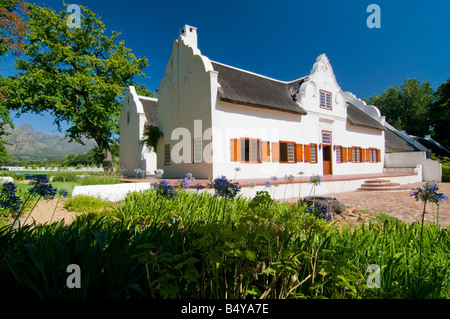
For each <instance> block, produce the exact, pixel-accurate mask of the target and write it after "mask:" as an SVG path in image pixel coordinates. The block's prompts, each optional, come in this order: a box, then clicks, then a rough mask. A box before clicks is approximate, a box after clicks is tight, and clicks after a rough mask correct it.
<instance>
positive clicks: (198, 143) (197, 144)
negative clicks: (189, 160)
mask: <svg viewBox="0 0 450 319" xmlns="http://www.w3.org/2000/svg"><path fill="white" fill-rule="evenodd" d="M201 162H202V138H201V137H199V138H194V163H201Z"/></svg>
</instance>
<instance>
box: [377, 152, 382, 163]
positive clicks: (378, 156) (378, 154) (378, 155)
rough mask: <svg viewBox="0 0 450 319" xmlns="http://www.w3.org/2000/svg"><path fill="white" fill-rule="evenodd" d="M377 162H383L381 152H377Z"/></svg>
mask: <svg viewBox="0 0 450 319" xmlns="http://www.w3.org/2000/svg"><path fill="white" fill-rule="evenodd" d="M377 162H381V150H377Z"/></svg>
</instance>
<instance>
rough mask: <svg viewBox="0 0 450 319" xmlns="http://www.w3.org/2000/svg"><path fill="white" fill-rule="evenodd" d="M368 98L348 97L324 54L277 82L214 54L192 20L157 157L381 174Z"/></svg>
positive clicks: (173, 168) (173, 74) (172, 68)
mask: <svg viewBox="0 0 450 319" xmlns="http://www.w3.org/2000/svg"><path fill="white" fill-rule="evenodd" d="M367 107H368V108H371V110H369V111H371V112H372V114H371V115H372V116H369V115H368V114H367V112H364V111H362V110H361V109H360V108H358V107H357V106H355V105H354V104H352V103H351V102H349V101H348V100H347V99H346V96H345V94H344V92H343V91H342V90H341V88H340V87H339V85H338V83H337V82H336V79H335V76H334V74H333V69H332V67H331V65H330V63H329V61H328V58H327V57H326V56H325V54H322V55H320V56H319V57H318V58H317V59H316V62H315V64H314V65H313V67H312V70H311V73H310V74H309V75H307V76H305V77H302V78H299V79H297V80H294V81H291V82H283V81H278V80H275V79H271V78H268V77H265V76H262V75H258V74H254V73H251V72H248V71H245V70H241V69H238V68H235V67H231V66H228V65H224V64H221V63H218V62H214V61H211V60H210V59H208V58H207V57H206V56H204V55H202V54H201V52H200V50H199V49H198V47H197V30H196V28H194V27H191V26H187V25H186V26H185V27H184V28H183V29H182V30H181V31H180V36H179V38H178V39H177V40H175V42H174V45H173V50H172V55H171V57H170V60H169V62H168V64H167V67H166V72H165V77H164V78H163V80H162V81H161V84H160V87H159V91H158V108H157V110H158V115H157V123H158V124H157V126H158V128H159V130H160V131H161V133H162V134H163V137H161V138H160V140H159V141H158V147H157V155H158V156H157V166H158V168H162V169H163V170H164V176H165V177H167V178H178V177H181V176H184V175H185V174H186V173H187V172H190V173H192V174H193V175H194V176H196V177H198V178H215V177H217V176H221V175H224V176H227V177H228V178H233V177H234V176H235V175H236V171H235V168H236V167H240V168H241V170H240V171H239V175H238V176H239V178H268V177H271V176H278V177H283V176H285V175H289V174H292V175H296V174H297V173H298V172H300V171H302V172H303V173H304V174H305V175H306V176H308V175H312V174H320V175H327V174H333V175H345V174H365V173H382V172H383V158H384V152H385V146H384V145H385V139H384V129H385V128H384V126H383V124H382V123H383V122H384V118H382V117H381V116H380V112H379V111H378V109H377V108H375V107H373V106H367ZM122 132H123V131H122V130H121V133H122ZM121 144H122V143H121Z"/></svg>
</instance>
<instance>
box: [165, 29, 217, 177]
mask: <svg viewBox="0 0 450 319" xmlns="http://www.w3.org/2000/svg"><path fill="white" fill-rule="evenodd" d="M215 92H217V72H216V71H214V70H213V67H212V65H211V62H210V61H209V60H208V59H207V58H206V57H204V56H202V55H201V52H200V50H198V48H197V31H196V29H195V28H193V27H190V26H185V27H184V28H183V34H182V35H180V36H179V37H178V39H177V40H175V42H174V44H173V49H172V54H171V57H170V60H169V62H168V64H167V67H166V71H165V77H164V78H163V80H162V81H161V84H160V86H159V91H158V127H159V129H160V131H161V132H162V133H163V134H164V136H163V137H162V138H161V139H160V140H159V141H158V149H157V154H158V157H157V161H158V168H160V169H163V170H164V177H167V178H178V177H182V176H184V175H185V174H186V173H188V172H190V173H192V174H193V175H194V176H196V177H197V178H207V177H211V176H212V164H211V159H209V161H206V160H203V162H202V163H198V164H194V163H193V154H192V144H191V143H192V141H193V139H194V138H197V137H203V139H204V141H203V145H202V148H203V153H204V154H205V156H206V157H207V153H208V146H207V145H208V143H209V142H210V141H208V138H209V140H210V139H211V138H210V137H208V136H207V134H204V131H205V130H206V129H207V128H210V127H211V103H212V99H213V98H215V96H214V95H212V93H214V94H215ZM196 123H197V124H198V123H201V126H199V125H195V124H196ZM166 144H170V147H171V164H170V165H165V164H164V145H166ZM183 144H184V145H187V147H183V148H182V147H181V146H182V145H183ZM178 162H179V163H178ZM208 162H209V163H208Z"/></svg>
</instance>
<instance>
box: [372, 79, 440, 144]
mask: <svg viewBox="0 0 450 319" xmlns="http://www.w3.org/2000/svg"><path fill="white" fill-rule="evenodd" d="M434 99H435V97H434V91H433V88H432V87H431V84H430V82H428V81H423V82H422V83H420V82H419V81H418V80H417V79H406V80H405V81H404V83H403V85H401V86H400V87H397V86H395V85H393V86H391V87H389V88H388V89H386V90H385V91H384V92H383V93H382V94H380V95H377V94H375V95H373V96H371V97H370V98H368V99H366V102H367V103H369V104H372V105H375V106H376V107H378V108H379V110H380V112H381V114H382V115H384V116H386V121H387V122H388V123H389V124H391V125H393V126H394V127H395V128H397V129H398V130H405V131H406V132H407V133H408V134H411V135H416V136H424V135H427V134H429V133H430V121H429V108H430V105H431V104H432V103H433V101H434Z"/></svg>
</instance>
